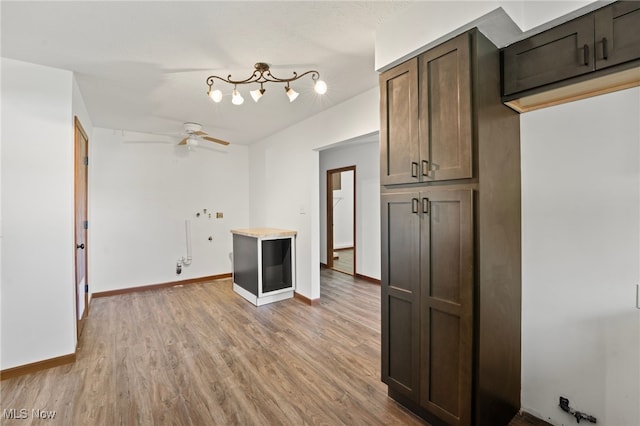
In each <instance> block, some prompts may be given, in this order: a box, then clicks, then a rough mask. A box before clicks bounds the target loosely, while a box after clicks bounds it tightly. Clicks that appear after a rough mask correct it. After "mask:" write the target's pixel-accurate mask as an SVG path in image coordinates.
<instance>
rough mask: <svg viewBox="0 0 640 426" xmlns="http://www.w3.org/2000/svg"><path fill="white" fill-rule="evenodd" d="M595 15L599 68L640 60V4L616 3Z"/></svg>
mask: <svg viewBox="0 0 640 426" xmlns="http://www.w3.org/2000/svg"><path fill="white" fill-rule="evenodd" d="M595 16H596V18H595V19H596V68H598V69H599V68H606V67H609V66H611V65H616V64H620V63H623V62H627V61H631V60H634V59H640V2H631V1H623V2H618V3H614V4H612V5H611V6H608V7H605V8H602V9H601V10H599V11H597V12H596V14H595Z"/></svg>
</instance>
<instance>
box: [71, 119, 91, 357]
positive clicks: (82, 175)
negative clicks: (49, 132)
mask: <svg viewBox="0 0 640 426" xmlns="http://www.w3.org/2000/svg"><path fill="white" fill-rule="evenodd" d="M73 124H74V131H73V148H74V149H73V151H74V162H73V170H74V174H73V175H74V182H73V203H74V210H73V217H74V246H75V247H74V252H75V253H76V255H75V256H74V269H75V271H74V272H75V273H74V277H75V279H74V282H73V287H74V294H75V300H74V304H73V305H74V311H75V312H74V317H75V319H76V337H77V339H78V341H79V340H80V334H81V333H82V328H83V326H84V320H85V319H86V318H87V316H88V313H89V290H88V286H89V280H88V278H87V277H88V276H89V268H88V262H87V251H88V247H87V244H88V239H87V234H88V230H87V227H85V226H84V225H82V226H83V228H84V229H83V232H82V233H83V234H84V235H82V237H81V238H80V236H79V235H78V229H79V227H78V225H79V223H78V221H80V220H83V219H82V218H81V217H79V216H78V210H79V208H80V209H82V212H83V216H84V220H87V221H88V217H87V213H88V193H89V187H88V183H89V179H88V164H87V163H88V161H86V162H85V160H82V159H79V158H78V156H79V155H81V154H82V152H84V153H85V155H84V156H85V157H86V158H87V159H88V158H89V137H88V136H87V132H85V130H84V127H82V123H80V119H79V118H78V116H75V117H74V120H73ZM79 135H80V136H81V137H78V136H79ZM81 144H84V147H82V146H81ZM81 164H83V166H81ZM80 179H82V180H84V197H82V199H83V201H84V202H83V201H82V199H80V197H79V196H78V191H79V180H80ZM87 223H88V222H87ZM79 241H80V242H81V243H83V244H84V249H83V250H82V251H83V254H84V256H83V257H84V280H85V281H84V282H85V287H84V288H85V291H84V311H83V312H82V317H81V318H78V296H79V295H78V256H77V250H78V248H77V244H78V242H79ZM76 344H77V342H76Z"/></svg>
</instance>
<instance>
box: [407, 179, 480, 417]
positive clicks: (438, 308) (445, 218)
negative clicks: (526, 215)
mask: <svg viewBox="0 0 640 426" xmlns="http://www.w3.org/2000/svg"><path fill="white" fill-rule="evenodd" d="M420 196H421V198H422V199H423V200H428V201H426V202H425V203H424V205H425V206H427V207H428V208H425V211H428V213H426V214H423V216H422V221H421V224H420V234H421V239H420V249H421V252H422V264H421V266H422V268H421V272H420V274H421V278H420V285H421V292H420V294H421V299H420V300H421V319H420V320H421V336H420V342H421V343H420V349H421V354H422V356H421V362H422V363H421V367H420V368H421V370H420V374H421V390H420V403H421V405H422V406H423V407H424V408H425V409H426V410H428V411H429V412H431V413H433V414H434V415H436V416H438V417H439V418H441V419H442V420H443V421H445V422H447V423H448V424H452V425H456V424H461V425H462V424H469V423H470V419H471V385H472V377H471V369H472V355H473V351H472V349H473V213H472V212H473V206H472V197H473V191H472V190H471V189H468V190H446V189H438V190H429V191H425V192H422V193H421V194H420ZM421 204H422V203H421Z"/></svg>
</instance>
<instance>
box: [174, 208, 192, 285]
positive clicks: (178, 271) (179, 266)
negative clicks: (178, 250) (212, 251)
mask: <svg viewBox="0 0 640 426" xmlns="http://www.w3.org/2000/svg"><path fill="white" fill-rule="evenodd" d="M184 230H185V234H186V236H187V257H184V256H182V257H180V258H179V259H178V263H177V264H176V275H180V274H181V273H182V266H183V265H184V266H189V265H191V221H190V220H189V219H187V220H185V221H184Z"/></svg>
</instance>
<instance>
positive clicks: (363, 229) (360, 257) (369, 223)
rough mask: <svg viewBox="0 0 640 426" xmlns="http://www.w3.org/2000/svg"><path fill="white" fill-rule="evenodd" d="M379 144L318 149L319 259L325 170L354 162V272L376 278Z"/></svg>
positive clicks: (323, 252) (323, 241)
mask: <svg viewBox="0 0 640 426" xmlns="http://www.w3.org/2000/svg"><path fill="white" fill-rule="evenodd" d="M376 137H377V136H376ZM379 146H380V145H379V142H377V141H376V142H369V143H362V144H356V145H346V146H339V147H335V148H329V149H326V150H323V151H321V152H320V261H321V262H322V263H326V262H327V238H326V233H327V226H326V225H327V220H326V215H327V208H326V197H325V194H326V191H327V181H326V173H327V170H330V169H336V168H340V167H346V166H352V165H355V166H356V216H357V217H356V247H357V250H356V273H358V274H361V275H365V276H367V277H371V278H375V279H380V148H379Z"/></svg>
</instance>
